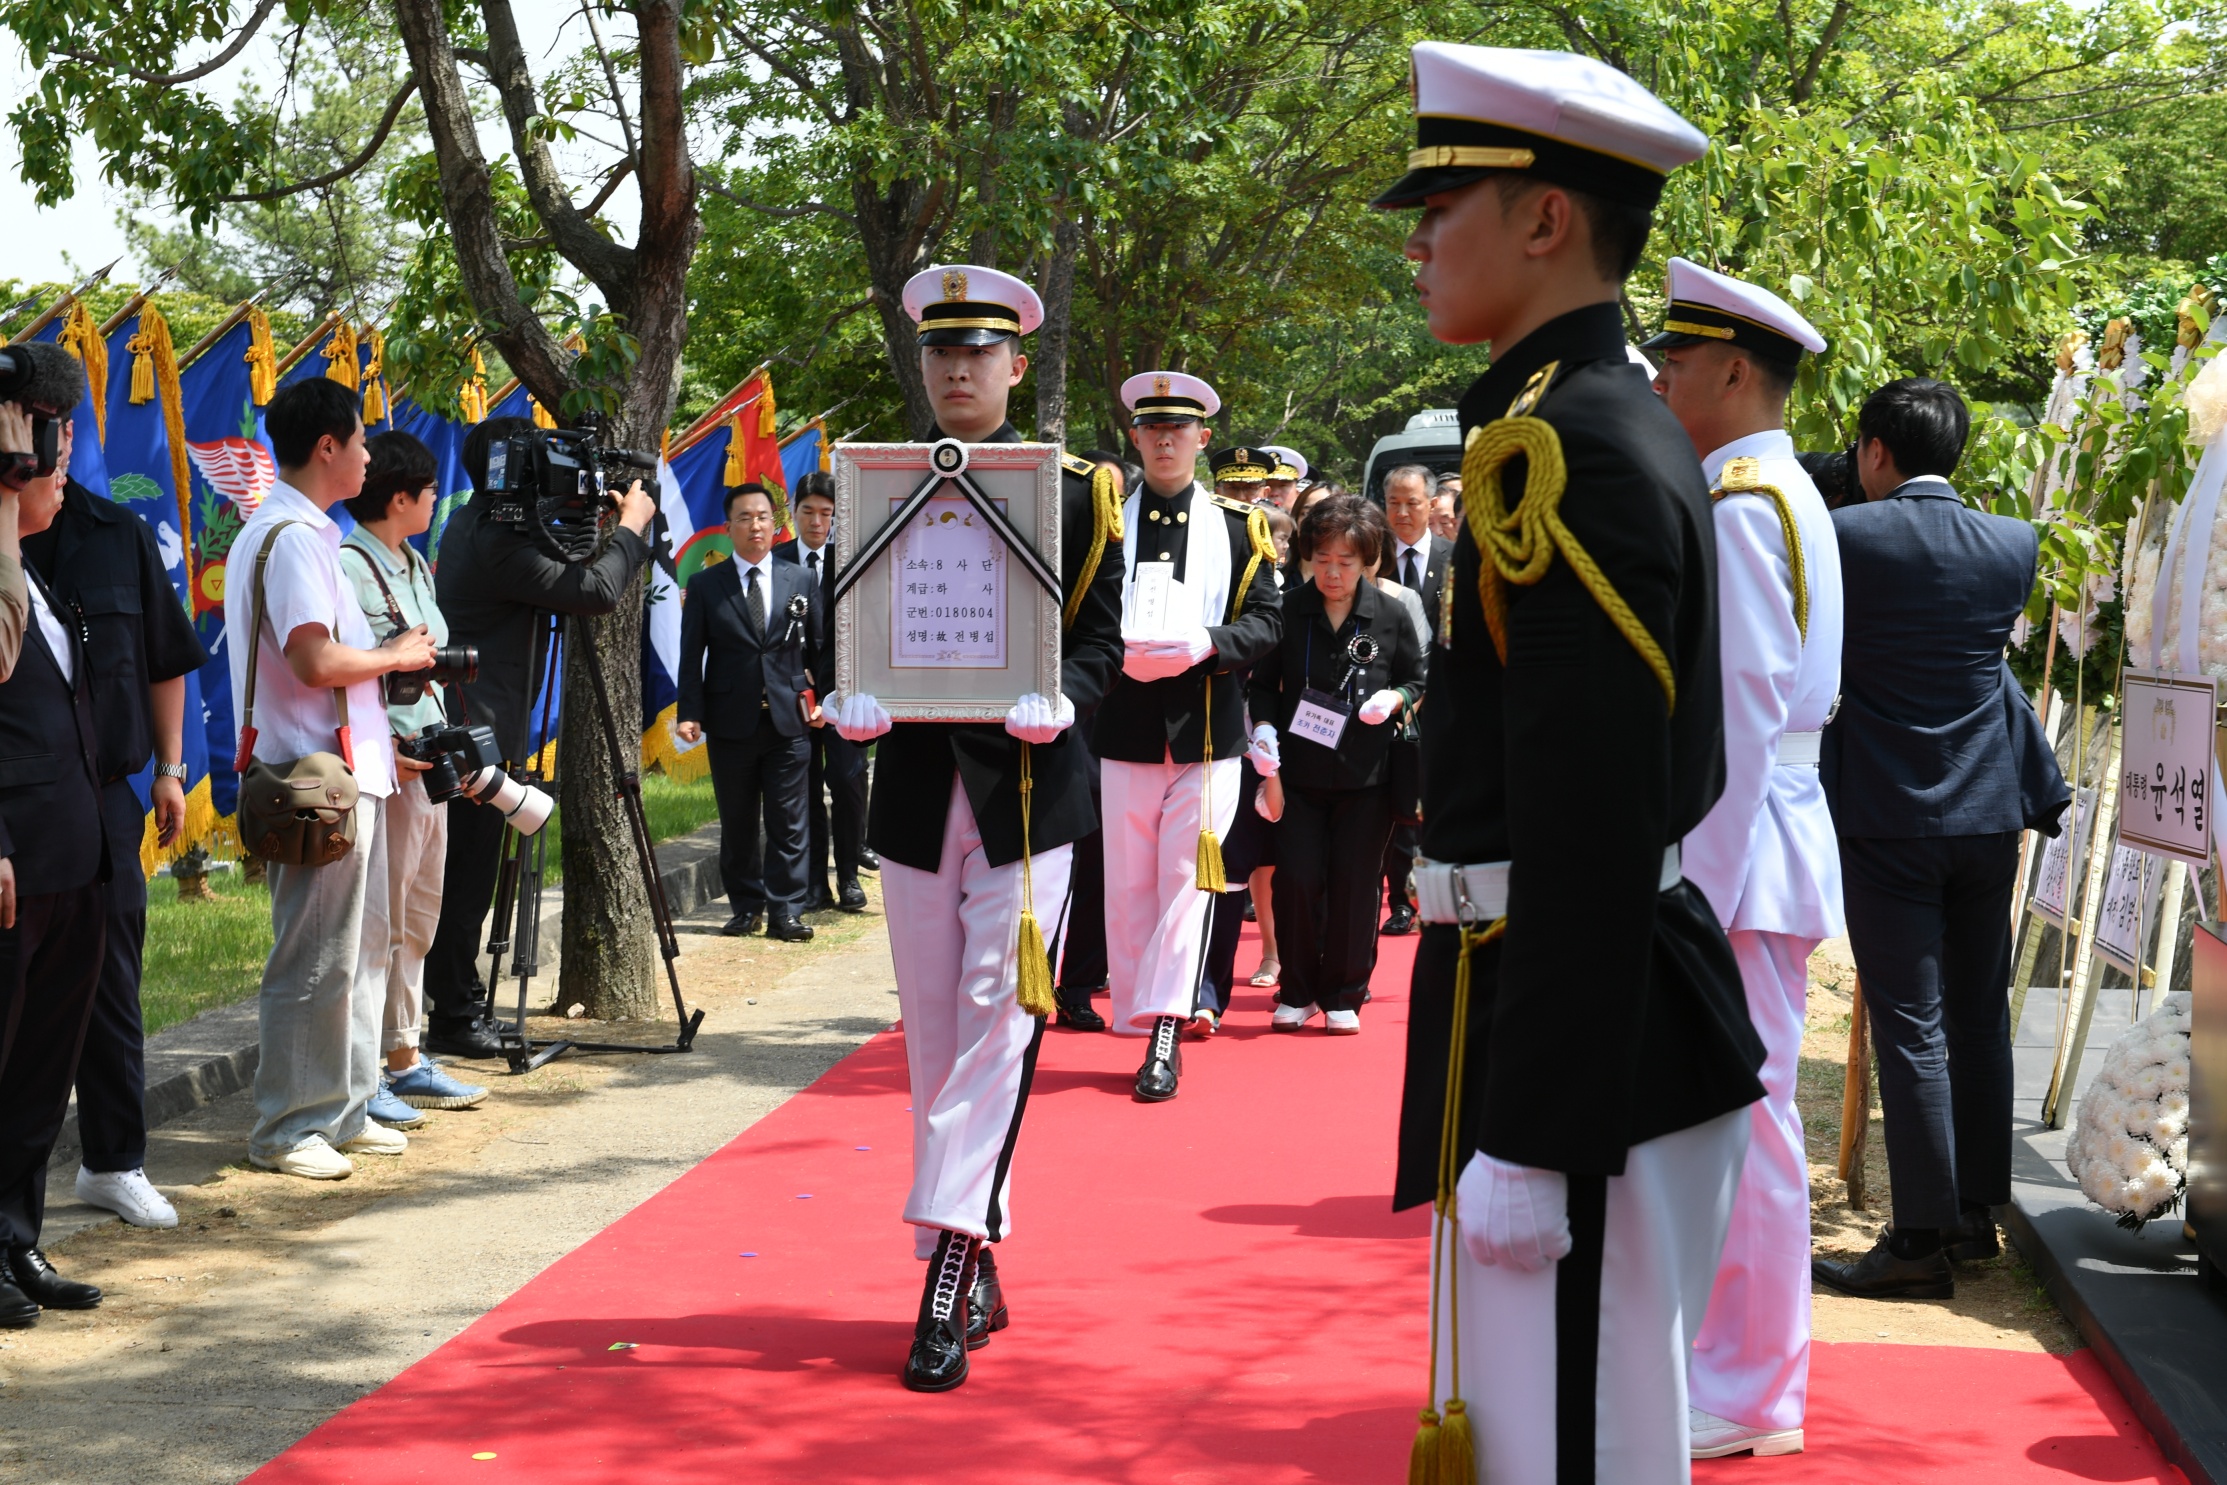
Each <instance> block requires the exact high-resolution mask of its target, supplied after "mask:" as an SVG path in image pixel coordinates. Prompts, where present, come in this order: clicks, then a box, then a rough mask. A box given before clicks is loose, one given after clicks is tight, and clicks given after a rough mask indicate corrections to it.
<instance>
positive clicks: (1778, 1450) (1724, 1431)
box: [1686, 1407, 1802, 1459]
mask: <svg viewBox="0 0 2227 1485" xmlns="http://www.w3.org/2000/svg"><path fill="white" fill-rule="evenodd" d="M1686 1427H1687V1429H1688V1431H1689V1432H1690V1433H1691V1434H1692V1437H1693V1457H1694V1458H1696V1459H1722V1458H1724V1457H1725V1456H1726V1455H1728V1454H1749V1453H1752V1454H1754V1455H1755V1457H1756V1458H1758V1459H1767V1458H1769V1457H1770V1456H1772V1455H1774V1454H1799V1453H1801V1452H1802V1431H1801V1430H1800V1429H1798V1428H1777V1429H1772V1428H1750V1427H1748V1426H1747V1425H1746V1424H1745V1423H1734V1422H1733V1421H1732V1420H1731V1419H1729V1418H1719V1417H1718V1416H1717V1415H1716V1414H1714V1413H1711V1412H1706V1411H1704V1410H1703V1409H1700V1408H1692V1407H1689V1408H1687V1409H1686Z"/></svg>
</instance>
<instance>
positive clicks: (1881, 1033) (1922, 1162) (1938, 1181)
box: [1811, 377, 2070, 1297]
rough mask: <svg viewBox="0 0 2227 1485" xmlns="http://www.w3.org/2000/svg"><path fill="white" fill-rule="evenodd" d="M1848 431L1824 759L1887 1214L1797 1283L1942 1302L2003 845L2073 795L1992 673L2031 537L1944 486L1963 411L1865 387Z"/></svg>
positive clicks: (1953, 1252)
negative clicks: (1864, 1024) (1844, 1255)
mask: <svg viewBox="0 0 2227 1485" xmlns="http://www.w3.org/2000/svg"><path fill="white" fill-rule="evenodd" d="M1856 426H1857V433H1858V440H1859V442H1858V448H1857V456H1856V467H1857V473H1858V476H1859V478H1860V479H1861V481H1862V484H1863V489H1864V495H1865V497H1866V498H1865V500H1864V501H1863V502H1862V503H1860V504H1857V505H1852V506H1847V507H1844V508H1842V509H1840V510H1836V511H1834V512H1833V530H1834V533H1835V535H1836V536H1838V538H1839V541H1840V567H1841V577H1842V583H1843V587H1844V591H1845V593H1846V595H1847V610H1846V612H1847V620H1846V624H1847V627H1846V632H1845V637H1844V639H1843V640H1842V648H1841V703H1840V712H1839V715H1838V716H1837V717H1836V718H1835V719H1834V720H1833V721H1832V722H1831V723H1830V724H1828V725H1827V726H1826V728H1825V738H1824V745H1823V758H1822V764H1821V766H1822V769H1823V774H1824V784H1825V799H1826V802H1827V803H1828V804H1829V805H1830V806H1831V807H1832V811H1833V824H1834V827H1835V828H1836V829H1837V830H1838V832H1839V834H1840V861H1841V876H1842V883H1843V886H1842V890H1843V891H1844V892H1845V893H1846V897H1847V908H1848V942H1849V947H1850V948H1851V949H1853V950H1854V951H1855V957H1856V970H1857V973H1858V974H1859V975H1860V976H1861V977H1862V983H1863V996H1864V1002H1865V1005H1866V1007H1867V1008H1868V1009H1869V1010H1870V1013H1871V1027H1872V1036H1873V1038H1874V1039H1875V1041H1876V1043H1877V1045H1878V1048H1879V1098H1880V1103H1881V1104H1882V1105H1883V1106H1884V1109H1885V1113H1886V1124H1887V1170H1888V1179H1889V1181H1890V1183H1891V1184H1892V1186H1893V1190H1894V1224H1893V1226H1891V1227H1890V1228H1889V1229H1888V1230H1887V1232H1886V1233H1885V1234H1883V1235H1882V1236H1881V1238H1880V1240H1879V1243H1878V1246H1876V1247H1875V1248H1873V1249H1872V1250H1871V1252H1869V1253H1867V1254H1865V1255H1864V1256H1863V1257H1862V1258H1861V1259H1859V1260H1858V1261H1857V1262H1855V1263H1847V1264H1844V1263H1833V1262H1830V1261H1828V1260H1826V1259H1822V1258H1820V1259H1814V1260H1812V1263H1811V1271H1812V1273H1813V1274H1814V1275H1815V1277H1816V1278H1817V1279H1818V1280H1819V1281H1820V1282H1822V1283H1826V1284H1830V1285H1832V1286H1833V1287H1834V1288H1836V1289H1840V1290H1844V1291H1846V1292H1848V1293H1850V1294H1860V1295H1873V1296H1879V1295H1906V1296H1912V1297H1945V1296H1947V1295H1949V1294H1952V1293H1954V1292H1955V1284H1956V1280H1955V1276H1954V1274H1953V1272H1952V1271H1951V1270H1950V1268H1949V1260H1950V1259H1951V1258H1986V1257H1992V1256H1993V1255H1994V1254H1995V1253H1996V1252H1997V1251H1999V1249H1998V1246H1997V1242H1996V1237H1995V1223H1994V1219H1993V1217H1992V1216H1991V1214H1990V1211H1989V1209H1990V1208H1991V1207H1993V1206H1995V1205H1997V1204H1999V1203H2003V1202H2007V1201H2009V1200H2010V1163H2011V1126H2010V1117H2011V1050H2010V1036H2011V1027H2010V1013H2009V1006H2008V1002H2007V1001H2006V999H2005V997H2004V986H2005V985H2007V984H2008V983H2009V982H2010V953H2011V931H2010V896H2011V886H2012V881H2013V879H2014V878H2015V877H2016V875H2017V871H2018V836H2019V832H2020V831H2021V830H2023V829H2026V828H2029V827H2031V828H2034V829H2039V830H2044V831H2046V832H2048V833H2050V834H2055V833H2056V819H2057V815H2058V813H2059V812H2060V811H2062V810H2063V808H2064V807H2065V804H2066V803H2067V802H2068V801H2069V799H2070V794H2069V791H2067V790H2066V788H2065V786H2064V780H2063V779H2062V778H2061V777H2058V776H2056V758H2055V755H2054V754H2053V753H2052V752H2051V751H2050V749H2049V746H2048V743H2047V741H2046V740H2044V739H2043V738H2042V736H2041V724H2040V722H2039V721H2038V719H2036V718H2035V716H2034V712H2033V708H2032V707H2031V706H2029V705H2027V703H2026V699H2025V697H2024V695H2023V694H2021V693H2020V691H2019V690H2018V687H2017V684H2016V683H2015V682H2014V681H2013V680H2012V679H2011V675H2010V669H2009V667H2008V666H2006V665H2005V664H2004V662H2003V646H2004V644H2005V643H2006V642H2007V641H2008V640H2009V638H2010V629H2011V624H2012V623H2013V621H2015V620H2016V619H2017V617H2018V615H2019V612H2020V610H2022V609H2023V608H2024V607H2025V605H2026V599H2027V596H2028V595H2029V594H2030V593H2032V591H2033V586H2034V570H2035V562H2036V559H2037V555H2038V542H2037V541H2036V538H2035V536H2034V529H2033V527H2032V526H2030V525H2028V524H2027V523H2026V522H2024V521H2021V520H2015V519H2013V518H2011V517H2009V516H1991V515H1987V514H1984V513H1982V512H1980V511H1976V510H1973V509H1971V508H1970V507H1968V506H1967V505H1965V503H1964V502H1963V501H1962V500H1961V499H1959V498H1958V496H1957V493H1956V491H1955V489H1954V488H1952V487H1951V486H1950V484H1949V481H1948V475H1949V474H1950V473H1951V472H1952V471H1953V470H1954V469H1955V468H1956V463H1957V460H1958V458H1959V457H1960V456H1961V455H1962V453H1963V451H1964V439H1965V435H1966V434H1967V432H1968V431H1969V429H1970V426H1971V420H1970V415H1969V414H1968V413H1967V412H1966V411H1965V407H1964V400H1963V399H1962V398H1961V397H1959V396H1957V394H1956V393H1955V392H1954V391H1953V390H1952V389H1950V388H1949V387H1947V386H1944V385H1943V384H1941V383H1940V382H1936V381H1929V380H1926V379H1924V378H1919V377H1909V378H1905V379H1903V380H1901V381H1894V382H1889V383H1888V384H1887V385H1886V386H1884V387H1881V388H1880V389H1879V390H1878V391H1876V392H1874V393H1872V395H1871V398H1870V400H1869V401H1867V402H1865V403H1864V406H1863V411H1862V413H1861V414H1860V415H1859V416H1858V418H1857V424H1856ZM2022 763H2023V764H2024V773H2023V774H2022V772H2021V764H2022Z"/></svg>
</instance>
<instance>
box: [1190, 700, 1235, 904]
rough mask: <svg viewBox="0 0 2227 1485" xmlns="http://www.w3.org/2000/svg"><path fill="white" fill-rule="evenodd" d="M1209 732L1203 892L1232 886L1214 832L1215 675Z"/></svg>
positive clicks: (1204, 763) (1204, 758)
mask: <svg viewBox="0 0 2227 1485" xmlns="http://www.w3.org/2000/svg"><path fill="white" fill-rule="evenodd" d="M1205 710H1206V732H1205V737H1204V740H1203V747H1204V751H1203V752H1202V753H1201V754H1200V755H1199V759H1200V772H1201V774H1202V775H1203V778H1204V781H1205V789H1206V792H1205V794H1204V795H1203V796H1202V797H1201V799H1200V812H1199V870H1198V878H1197V885H1198V889H1199V890H1200V891H1201V892H1224V891H1227V890H1228V889H1229V873H1228V872H1227V871H1226V870H1224V869H1223V866H1222V838H1221V837H1220V836H1218V835H1216V834H1215V833H1214V677H1212V676H1208V677H1207V678H1206V708H1205Z"/></svg>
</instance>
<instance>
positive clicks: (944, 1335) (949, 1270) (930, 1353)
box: [904, 1232, 978, 1392]
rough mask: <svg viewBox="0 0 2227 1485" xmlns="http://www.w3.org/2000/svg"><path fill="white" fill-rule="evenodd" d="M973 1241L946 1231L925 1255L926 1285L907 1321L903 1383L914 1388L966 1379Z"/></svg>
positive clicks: (944, 1386) (943, 1387)
mask: <svg viewBox="0 0 2227 1485" xmlns="http://www.w3.org/2000/svg"><path fill="white" fill-rule="evenodd" d="M977 1247H978V1244H977V1243H976V1242H975V1240H974V1239H973V1238H971V1237H968V1236H967V1235H966V1234H965V1233H963V1232H946V1233H944V1234H943V1235H942V1236H941V1237H939V1238H938V1239H937V1240H936V1251H935V1252H934V1254H932V1255H931V1256H930V1257H929V1259H928V1287H927V1288H926V1289H925V1290H923V1291H922V1292H921V1295H920V1316H919V1318H918V1319H917V1320H915V1321H914V1322H913V1328H912V1352H911V1354H910V1355H908V1356H906V1358H905V1370H904V1382H905V1385H906V1386H907V1387H909V1388H910V1389H912V1390H913V1391H914V1392H949V1391H950V1390H951V1389H952V1388H954V1387H956V1386H958V1385H959V1384H960V1383H961V1382H964V1381H965V1380H966V1379H967V1314H968V1304H967V1295H968V1292H969V1291H970V1290H971V1289H972V1288H973V1287H974V1260H975V1252H976V1249H977Z"/></svg>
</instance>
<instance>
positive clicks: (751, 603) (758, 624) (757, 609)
mask: <svg viewBox="0 0 2227 1485" xmlns="http://www.w3.org/2000/svg"><path fill="white" fill-rule="evenodd" d="M742 606H743V607H744V608H745V609H747V610H749V613H750V627H751V629H752V630H753V631H754V632H756V633H758V634H763V633H765V632H766V590H765V589H763V588H761V587H759V586H758V569H757V568H755V567H753V568H751V569H750V591H749V592H748V593H746V594H744V595H743V599H742Z"/></svg>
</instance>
